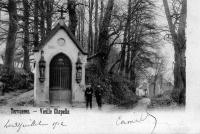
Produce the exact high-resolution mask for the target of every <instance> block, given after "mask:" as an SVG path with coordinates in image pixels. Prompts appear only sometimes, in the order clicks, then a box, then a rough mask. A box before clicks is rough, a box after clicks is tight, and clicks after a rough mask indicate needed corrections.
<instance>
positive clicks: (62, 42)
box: [57, 38, 65, 46]
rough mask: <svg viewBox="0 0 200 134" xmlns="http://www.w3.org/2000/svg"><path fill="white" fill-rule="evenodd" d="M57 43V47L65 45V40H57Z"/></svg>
mask: <svg viewBox="0 0 200 134" xmlns="http://www.w3.org/2000/svg"><path fill="white" fill-rule="evenodd" d="M57 43H58V45H59V46H63V45H64V44H65V39H63V38H59V39H58V40H57Z"/></svg>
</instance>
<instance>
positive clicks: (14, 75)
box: [0, 67, 33, 92]
mask: <svg viewBox="0 0 200 134" xmlns="http://www.w3.org/2000/svg"><path fill="white" fill-rule="evenodd" d="M0 81H2V82H3V83H4V84H5V86H4V89H3V92H5V91H6V92H8V91H14V90H17V89H26V90H27V89H28V90H30V89H32V88H33V74H31V73H30V74H28V73H25V71H21V72H16V71H13V70H9V71H8V70H7V69H6V68H5V67H3V68H2V69H1V70H0Z"/></svg>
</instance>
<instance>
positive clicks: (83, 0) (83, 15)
mask: <svg viewBox="0 0 200 134" xmlns="http://www.w3.org/2000/svg"><path fill="white" fill-rule="evenodd" d="M82 3H83V7H82V8H81V41H80V42H81V45H82V46H83V48H85V46H84V32H85V0H82Z"/></svg>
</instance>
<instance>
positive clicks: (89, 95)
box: [85, 85, 93, 109]
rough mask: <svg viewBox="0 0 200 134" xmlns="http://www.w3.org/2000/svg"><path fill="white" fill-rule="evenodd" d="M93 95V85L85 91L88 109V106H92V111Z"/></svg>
mask: <svg viewBox="0 0 200 134" xmlns="http://www.w3.org/2000/svg"><path fill="white" fill-rule="evenodd" d="M92 94H93V89H92V87H91V85H88V86H87V88H86V90H85V98H86V108H88V105H90V109H92Z"/></svg>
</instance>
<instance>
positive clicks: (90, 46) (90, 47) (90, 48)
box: [88, 0, 94, 55]
mask: <svg viewBox="0 0 200 134" xmlns="http://www.w3.org/2000/svg"><path fill="white" fill-rule="evenodd" d="M93 7H94V0H89V30H88V52H89V55H92V54H93V30H92V12H93Z"/></svg>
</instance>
